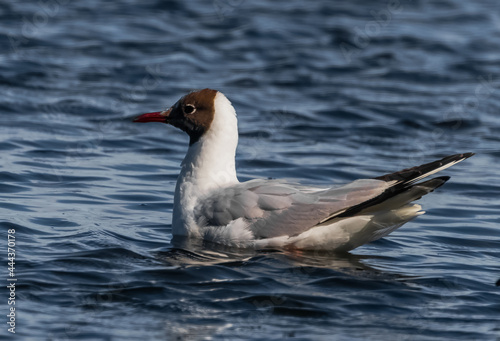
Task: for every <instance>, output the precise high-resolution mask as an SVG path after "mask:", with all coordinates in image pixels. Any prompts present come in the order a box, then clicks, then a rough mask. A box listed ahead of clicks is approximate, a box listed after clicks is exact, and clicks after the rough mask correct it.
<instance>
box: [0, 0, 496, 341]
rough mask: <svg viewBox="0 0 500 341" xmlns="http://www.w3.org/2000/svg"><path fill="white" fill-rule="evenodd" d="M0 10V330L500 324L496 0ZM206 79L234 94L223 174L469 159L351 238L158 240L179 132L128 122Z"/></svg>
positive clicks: (167, 336)
mask: <svg viewBox="0 0 500 341" xmlns="http://www.w3.org/2000/svg"><path fill="white" fill-rule="evenodd" d="M0 20H1V23H2V24H1V25H0V42H1V44H2V47H3V48H2V49H1V50H0V93H1V94H2V95H1V96H0V119H1V125H0V155H1V163H0V191H1V196H0V225H1V226H2V230H1V235H2V237H1V238H2V240H3V241H2V242H1V243H2V245H3V246H2V248H1V249H2V250H3V251H2V253H3V255H2V259H5V262H4V265H2V268H3V270H2V272H1V273H2V274H3V275H2V276H3V277H4V278H6V277H7V276H8V273H7V270H6V269H7V264H6V263H7V261H6V258H7V257H6V256H7V255H6V251H7V238H8V237H7V230H9V229H15V231H16V232H15V235H16V246H15V250H16V266H15V267H16V269H15V271H16V272H15V276H16V277H17V286H16V309H17V310H16V312H17V315H16V334H15V335H13V334H11V333H9V332H8V331H7V328H8V325H6V322H7V317H5V315H7V314H8V313H9V310H8V309H9V306H8V305H7V298H8V289H3V290H2V292H3V293H2V295H1V297H2V301H3V302H2V303H1V304H0V307H2V308H1V310H0V313H1V314H0V315H2V316H4V317H3V319H2V321H3V322H2V323H1V324H0V325H2V327H1V335H7V336H10V337H12V338H13V339H14V338H16V339H18V340H208V339H213V340H223V339H224V340H283V339H292V340H367V339H371V340H451V339H463V340H498V339H499V338H500V315H499V312H500V287H498V286H496V285H495V283H496V281H497V280H498V279H499V278H500V226H499V218H500V213H499V210H500V201H499V190H500V182H499V180H500V172H499V170H498V164H499V163H500V151H499V143H500V137H499V136H500V4H499V3H498V1H496V0H490V1H486V0H484V1H459V0H448V1H446V0H444V1H431V0H413V1H409V0H408V1H404V0H400V1H399V2H398V1H396V2H390V3H388V2H385V1H352V2H350V1H345V2H336V1H245V0H235V1H230V0H214V1H212V0H210V1H159V0H158V1H153V0H146V1H133V0H128V1H118V2H110V1H98V0H89V1H84V2H82V1H80V2H76V1H67V0H65V1H61V0H57V1H56V0H49V1H41V2H35V1H33V2H31V3H30V4H29V3H27V2H22V1H9V2H6V1H5V2H2V3H1V4H0ZM205 87H210V88H215V89H218V90H221V91H222V92H224V93H225V94H226V95H227V97H228V98H229V99H230V100H231V101H232V102H233V104H234V106H235V107H236V110H237V112H238V118H239V128H240V133H241V135H240V145H239V148H238V156H237V168H238V171H239V174H240V180H249V179H252V178H258V177H263V178H267V177H271V178H288V179H290V180H292V181H300V182H302V183H305V184H315V185H328V184H341V183H344V182H347V181H352V180H355V179H357V178H362V177H375V176H378V175H380V174H383V173H387V172H390V171H395V170H398V169H401V168H405V167H408V166H413V165H416V164H419V163H424V162H428V161H432V160H434V159H437V158H440V157H442V156H445V155H447V154H454V153H457V152H468V151H473V152H476V153H477V155H476V156H474V157H473V158H471V159H469V160H467V161H464V162H463V163H461V164H459V165H457V166H455V167H453V168H451V169H449V170H446V171H445V172H444V173H446V174H444V175H451V176H452V178H451V180H450V181H449V182H448V183H447V184H446V185H445V186H443V187H442V188H440V189H439V190H437V191H436V192H435V193H433V194H431V195H429V196H427V197H425V198H424V199H422V200H421V201H420V203H421V204H422V205H423V206H424V209H426V210H427V214H426V215H424V216H422V217H419V218H418V219H416V220H414V221H412V222H410V223H408V224H406V225H405V226H403V227H402V228H401V229H399V230H397V231H396V232H394V233H392V234H391V235H390V236H388V237H386V238H384V239H381V240H378V241H376V242H374V243H371V244H369V245H365V246H362V247H360V248H358V249H356V250H353V251H351V252H350V253H348V254H340V255H335V254H332V253H288V252H282V251H275V252H272V251H266V252H254V251H249V250H234V249H221V248H220V247H217V246H214V245H188V244H185V245H184V244H183V245H172V244H171V243H170V240H171V238H172V234H171V224H170V222H171V213H172V202H173V191H174V185H175V181H176V178H177V174H178V171H179V164H180V162H181V160H182V158H183V156H184V153H185V151H186V148H187V137H186V136H184V134H183V133H182V132H180V131H177V130H174V129H172V128H170V127H166V126H164V125H160V124H133V123H131V119H132V118H133V117H134V116H136V115H137V114H139V113H142V112H149V111H157V110H161V109H164V108H165V107H167V106H169V105H171V104H173V103H174V102H175V101H176V100H177V99H178V98H179V97H180V96H181V95H183V94H185V93H186V92H187V91H190V90H192V89H199V88H205ZM2 280H4V284H5V283H8V282H6V281H5V279H2Z"/></svg>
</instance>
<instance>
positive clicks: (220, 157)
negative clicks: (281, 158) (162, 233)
mask: <svg viewBox="0 0 500 341" xmlns="http://www.w3.org/2000/svg"><path fill="white" fill-rule="evenodd" d="M134 122H162V123H168V124H170V125H172V126H174V127H177V128H179V129H181V130H183V131H184V132H186V133H187V134H188V135H189V148H188V150H187V153H186V156H185V158H184V160H183V161H182V163H181V171H180V174H179V177H178V179H177V184H176V187H175V195H174V207H173V215H172V232H173V236H174V240H175V239H176V238H188V239H191V238H196V239H200V240H203V241H208V242H214V243H217V244H222V245H224V246H230V247H237V248H256V249H265V248H282V249H288V250H323V251H325V250H326V251H335V252H336V251H349V250H352V249H354V248H356V247H358V246H361V245H363V244H366V243H369V242H372V241H374V240H377V239H379V238H382V237H384V236H386V235H388V234H389V233H391V232H392V231H394V230H395V229H397V228H398V227H400V226H401V225H403V224H405V223H406V222H408V221H410V220H412V219H413V218H415V217H417V216H419V215H421V214H424V213H425V212H424V211H422V210H421V209H422V207H421V206H420V205H418V204H414V203H413V201H415V200H417V199H420V198H421V197H422V196H424V195H426V194H428V193H430V192H432V191H433V190H435V189H436V188H438V187H440V186H442V185H443V184H444V183H445V182H446V181H448V180H449V177H448V176H441V177H435V178H432V179H430V180H426V181H420V180H422V179H424V178H426V177H428V176H430V175H432V174H434V173H437V172H439V171H442V170H443V169H446V168H448V167H450V166H453V165H454V164H456V163H458V162H460V161H462V160H465V159H467V158H469V157H471V156H472V155H474V153H464V154H455V155H450V156H446V157H444V158H442V159H441V160H438V161H434V162H430V163H426V164H423V165H420V166H416V167H413V168H408V169H404V170H401V171H398V172H395V173H389V174H385V175H382V176H378V177H375V178H372V179H360V180H356V181H353V182H351V183H348V184H346V185H343V186H334V187H328V188H316V187H309V186H303V185H296V184H292V183H288V182H287V181H284V180H274V179H254V180H250V181H246V182H240V181H238V178H237V175H236V168H235V154H236V147H237V145H238V125H237V118H236V112H235V109H234V107H233V106H232V104H231V102H230V101H229V100H228V99H227V98H226V96H224V94H222V93H221V92H219V91H217V90H212V89H203V90H199V91H194V92H191V93H188V94H187V95H185V96H184V97H182V98H181V99H180V100H179V101H177V103H175V104H174V105H173V106H172V107H170V108H169V109H167V110H164V111H158V112H152V113H147V114H143V115H140V116H138V117H137V118H135V120H134Z"/></svg>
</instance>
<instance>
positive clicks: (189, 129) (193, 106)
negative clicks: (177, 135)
mask: <svg viewBox="0 0 500 341" xmlns="http://www.w3.org/2000/svg"><path fill="white" fill-rule="evenodd" d="M217 92H218V91H217V90H212V89H203V90H199V91H194V92H191V93H189V94H187V95H186V96H184V97H182V98H181V99H180V100H178V101H177V103H175V104H174V105H173V106H172V107H170V108H169V109H167V110H165V111H158V112H152V113H148V114H143V115H140V116H139V117H137V118H136V119H135V120H134V122H163V123H168V124H171V125H173V126H174V127H177V128H179V129H181V130H183V131H185V132H186V133H187V134H188V135H189V138H190V141H189V144H190V145H192V144H193V143H195V142H197V141H198V140H199V139H200V138H201V137H202V136H203V134H204V133H205V132H206V131H207V130H208V129H209V128H210V125H211V124H212V121H213V120H214V115H215V105H214V102H215V96H216V95H217Z"/></svg>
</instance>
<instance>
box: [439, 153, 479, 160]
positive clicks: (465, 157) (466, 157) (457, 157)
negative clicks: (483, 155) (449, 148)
mask: <svg viewBox="0 0 500 341" xmlns="http://www.w3.org/2000/svg"><path fill="white" fill-rule="evenodd" d="M474 155H476V153H472V152H468V153H462V154H455V155H450V156H447V157H445V159H446V158H451V157H453V158H456V159H457V160H459V159H462V160H465V159H468V158H470V157H471V156H474Z"/></svg>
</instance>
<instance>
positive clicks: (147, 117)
mask: <svg viewBox="0 0 500 341" xmlns="http://www.w3.org/2000/svg"><path fill="white" fill-rule="evenodd" d="M170 110H171V109H168V110H165V111H157V112H150V113H147V114H142V115H140V116H137V117H136V118H135V119H134V122H141V123H142V122H163V123H167V119H168V115H169V114H170Z"/></svg>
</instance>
